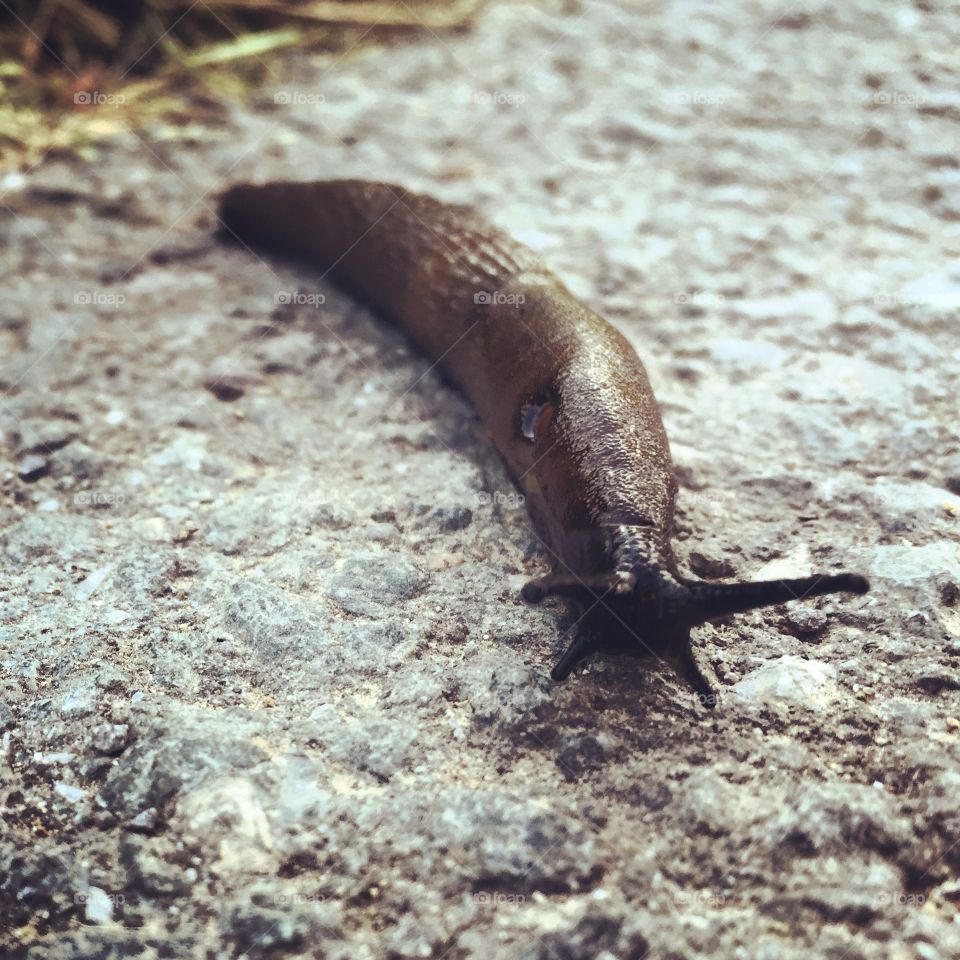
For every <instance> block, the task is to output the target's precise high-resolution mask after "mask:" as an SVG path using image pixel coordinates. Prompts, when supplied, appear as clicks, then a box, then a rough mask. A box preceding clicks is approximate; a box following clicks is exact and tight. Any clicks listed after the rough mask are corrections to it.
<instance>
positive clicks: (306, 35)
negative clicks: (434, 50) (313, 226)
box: [0, 0, 486, 169]
mask: <svg viewBox="0 0 960 960" xmlns="http://www.w3.org/2000/svg"><path fill="white" fill-rule="evenodd" d="M485 2H486V0H39V2H37V0H0V101H2V104H3V105H2V107H0V148H2V155H0V169H4V168H7V169H9V168H11V167H17V166H20V165H22V164H24V163H32V162H35V161H36V160H37V159H38V158H39V157H42V156H43V155H44V152H45V151H46V150H49V149H57V150H69V149H71V148H75V149H78V150H80V149H83V148H85V147H86V145H87V144H89V143H92V142H94V141H95V140H96V139H97V138H98V137H102V136H106V135H109V134H110V133H113V132H117V131H120V130H122V129H124V128H125V127H130V126H134V127H137V126H139V127H143V126H145V125H146V124H148V123H149V124H160V125H164V119H165V118H169V119H170V123H167V124H166V125H165V127H164V129H165V130H166V131H169V132H172V133H173V134H175V132H176V130H177V129H178V128H180V129H185V127H184V124H188V125H192V126H191V129H196V125H197V123H198V122H199V123H203V122H207V120H208V119H209V117H206V118H205V117H204V116H197V114H196V111H197V109H198V108H197V104H198V103H204V104H206V105H208V106H210V105H212V106H210V109H211V110H212V111H213V113H214V115H215V114H216V112H217V110H218V109H219V110H220V111H221V112H222V105H223V103H224V101H225V100H229V99H232V97H234V96H237V95H239V94H240V92H241V91H249V90H251V89H254V88H255V87H256V86H257V85H258V83H260V82H262V80H263V77H264V75H265V71H270V72H271V73H273V69H272V67H271V66H269V64H268V63H267V60H266V58H269V57H270V56H271V55H273V54H275V53H276V52H277V51H279V50H281V49H284V48H290V47H295V46H303V47H310V48H312V49H323V50H332V51H343V50H344V49H346V48H347V47H348V46H350V45H353V46H356V45H358V44H359V45H373V44H376V43H378V42H382V38H383V37H384V35H385V34H386V35H389V34H390V33H391V32H392V31H396V30H450V29H457V28H461V27H464V26H467V25H469V24H470V23H471V22H472V20H473V19H474V18H475V16H476V14H477V12H478V10H479V9H480V8H481V7H482V6H483V5H484V3H485ZM144 83H146V86H145V87H142V89H140V90H138V91H137V92H136V93H134V85H135V84H140V85H142V84H144ZM144 90H149V91H150V92H149V93H148V94H147V95H146V96H141V94H142V93H143V92H144ZM104 105H109V107H110V109H109V110H106V109H104Z"/></svg>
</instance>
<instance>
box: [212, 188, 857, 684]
mask: <svg viewBox="0 0 960 960" xmlns="http://www.w3.org/2000/svg"><path fill="white" fill-rule="evenodd" d="M219 216H220V221H221V229H222V231H223V232H224V234H225V235H227V236H232V237H233V238H234V239H237V240H240V241H242V242H243V243H245V244H249V245H252V246H256V247H260V248H263V249H266V250H269V251H272V252H276V253H280V254H285V255H291V256H296V257H299V258H306V259H307V260H309V261H310V262H311V263H312V264H314V265H316V266H317V267H319V268H320V269H321V270H323V271H324V273H325V274H327V273H329V274H330V275H331V276H332V277H333V279H334V280H335V281H337V282H338V283H339V284H340V285H341V286H343V287H344V288H345V289H346V290H348V291H349V292H351V293H352V294H353V295H355V296H356V297H358V298H359V299H361V300H363V301H365V302H366V303H367V304H369V305H370V306H371V307H372V308H373V309H374V310H375V311H377V312H378V313H379V314H381V315H383V316H384V317H387V318H389V319H391V320H392V321H393V322H394V323H395V324H396V325H397V326H399V328H400V329H401V330H402V331H403V332H404V333H405V334H406V336H407V337H408V338H409V339H410V340H411V341H412V342H413V343H414V344H415V346H416V347H417V348H418V349H419V350H420V351H421V352H422V353H423V354H425V355H426V356H427V357H428V358H429V359H430V360H431V361H433V362H434V363H435V364H436V365H437V366H438V367H439V369H440V370H441V371H442V373H443V374H444V375H445V376H446V378H447V379H449V380H450V381H452V383H453V384H454V385H455V386H456V387H457V388H458V389H459V390H460V391H461V392H462V393H463V394H464V395H465V396H466V397H467V399H468V400H469V401H470V403H471V404H472V405H473V407H474V409H475V410H476V412H477V414H478V415H479V417H480V420H481V421H482V423H483V425H484V427H485V428H486V430H487V432H488V433H489V435H490V437H491V438H492V440H493V442H494V444H495V445H496V447H497V449H498V450H499V452H500V454H501V455H502V456H503V458H504V460H505V461H506V463H507V466H508V468H509V470H510V473H511V475H512V477H513V479H514V481H515V483H516V484H517V486H518V487H519V488H520V489H521V491H522V492H523V494H524V496H525V498H526V504H527V507H528V510H529V513H530V516H531V519H532V521H533V524H534V526H535V528H536V530H537V531H538V533H539V535H540V537H541V538H542V539H543V540H544V542H545V544H546V545H547V547H548V548H549V550H550V551H551V552H552V554H553V558H554V567H553V571H552V572H551V573H550V574H548V575H547V576H543V577H539V578H537V579H534V580H531V581H529V582H528V583H527V584H526V585H525V586H524V587H523V590H522V596H523V598H524V599H525V600H527V601H528V602H533V603H535V602H538V601H540V600H542V599H544V598H545V597H548V596H551V595H560V596H562V597H564V598H567V599H568V600H569V601H571V602H572V603H573V604H574V608H575V610H576V611H577V612H578V614H579V616H578V620H577V623H576V625H575V629H574V631H573V634H574V636H573V640H572V642H571V643H570V645H569V647H568V648H567V650H566V652H565V653H564V654H563V656H562V657H561V658H560V660H559V661H558V662H557V664H556V666H555V667H554V668H553V671H552V674H551V676H552V677H553V679H554V680H557V681H560V680H564V679H565V678H566V677H567V676H568V675H569V673H570V672H571V670H573V668H574V667H576V666H577V665H578V664H579V663H580V662H581V661H582V660H584V659H585V658H586V657H588V656H590V655H591V654H593V653H594V652H596V651H598V650H604V651H614V652H632V653H634V654H638V655H642V654H652V655H654V656H655V657H657V658H658V659H664V660H666V661H668V662H669V663H671V664H672V665H673V666H674V668H675V669H677V670H678V672H679V673H680V674H681V675H682V676H684V677H685V678H686V679H687V680H689V681H690V682H691V683H692V684H693V686H694V688H695V689H696V690H697V691H698V693H700V694H701V695H702V696H703V697H705V698H709V696H710V684H709V683H708V682H707V681H706V679H705V678H704V676H703V674H702V672H701V671H700V669H699V668H698V666H697V664H696V660H695V658H694V656H693V653H692V650H691V641H690V629H691V628H692V627H693V626H695V625H697V624H700V623H703V622H705V621H707V620H711V619H714V618H716V617H720V616H723V615H727V614H732V613H738V612H741V611H745V610H750V609H753V608H756V607H764V606H768V605H771V604H779V603H783V602H785V601H789V600H796V599H801V598H805V597H810V596H817V595H819V594H826V593H835V592H847V593H856V594H862V593H865V592H866V591H867V590H868V589H869V583H868V582H867V580H866V578H864V577H862V576H859V575H856V574H851V573H839V574H820V575H814V576H810V577H801V578H799V579H792V580H773V581H760V582H752V583H735V584H713V583H706V582H703V581H698V580H694V579H691V578H690V577H686V576H683V575H681V574H680V572H679V571H678V569H677V564H676V561H675V559H674V554H673V550H672V547H671V535H672V532H673V517H674V501H675V498H676V494H677V483H676V480H675V478H674V471H673V464H672V462H671V459H670V447H669V444H668V442H667V435H666V432H665V430H664V427H663V422H662V420H661V417H660V410H659V407H658V405H657V401H656V399H655V398H654V396H653V391H652V390H651V387H650V382H649V380H648V379H647V374H646V371H645V370H644V368H643V365H642V364H641V362H640V359H639V358H638V356H637V354H636V352H635V351H634V350H633V348H632V347H631V346H630V344H629V343H628V342H627V340H626V339H625V338H624V337H623V335H622V334H620V333H619V332H618V331H617V330H616V329H614V327H612V326H611V325H610V324H609V323H607V322H606V321H605V320H603V319H601V318H600V317H599V316H597V315H596V314H595V313H593V312H592V311H590V310H588V309H587V308H586V307H585V306H583V305H582V304H580V303H579V302H578V301H577V300H576V299H575V298H574V297H573V295H572V294H571V293H570V292H569V291H568V290H567V289H566V288H565V287H564V286H563V284H562V283H561V282H560V281H559V280H558V279H557V278H556V277H555V276H554V275H553V274H552V273H551V272H550V271H549V270H548V269H547V268H546V267H545V266H544V265H543V264H542V263H541V262H540V260H539V259H538V258H537V257H536V255H535V254H534V253H533V252H532V251H531V250H529V249H528V248H526V247H524V246H523V245H522V244H519V243H517V242H516V241H514V240H512V239H511V238H510V237H509V236H508V235H506V234H505V233H503V232H502V231H500V230H497V229H496V228H494V227H492V226H491V225H490V224H488V223H487V222H485V221H484V220H483V219H482V218H480V217H479V216H478V215H477V214H476V213H474V212H473V211H472V210H471V209H470V208H467V207H462V206H453V205H448V204H444V203H441V202H439V201H437V200H435V199H433V198H431V197H428V196H424V195H422V194H418V193H414V192H412V191H409V190H405V189H403V188H401V187H398V186H393V185H391V184H386V183H376V182H371V181H363V180H330V181H321V182H315V183H293V182H290V183H284V182H280V183H268V184H264V185H250V184H239V185H235V186H233V187H231V188H230V189H228V190H227V191H226V193H225V194H223V196H222V198H221V202H220V211H219ZM709 702H712V701H709Z"/></svg>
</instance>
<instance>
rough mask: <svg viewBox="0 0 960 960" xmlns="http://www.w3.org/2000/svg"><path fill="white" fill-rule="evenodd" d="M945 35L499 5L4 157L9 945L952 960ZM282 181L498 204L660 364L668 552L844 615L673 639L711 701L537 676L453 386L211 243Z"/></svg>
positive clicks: (807, 13) (925, 23)
mask: <svg viewBox="0 0 960 960" xmlns="http://www.w3.org/2000/svg"><path fill="white" fill-rule="evenodd" d="M958 43H960V36H958V25H957V21H956V11H955V10H953V11H952V13H951V12H950V10H949V7H948V5H947V4H941V3H937V2H934V3H916V4H906V3H887V4H874V3H869V2H866V0H860V2H853V3H850V4H841V5H835V4H828V3H826V2H820V0H810V2H804V3H799V4H794V5H790V4H786V5H784V4H780V3H772V2H768V3H758V2H752V0H743V2H737V3H733V2H731V3H726V4H722V5H713V4H709V3H704V4H702V5H697V4H693V3H691V4H676V5H669V8H668V9H666V10H664V11H661V12H658V11H657V9H656V6H655V5H642V6H641V5H636V6H631V5H628V4H623V5H620V4H615V3H607V2H590V3H588V4H582V5H578V4H567V6H566V7H565V8H564V9H563V10H561V9H559V8H558V9H552V8H549V9H538V8H536V7H533V6H526V5H501V6H494V7H492V8H491V9H489V10H488V11H487V12H486V13H484V14H483V15H482V17H481V18H480V21H479V23H478V25H477V27H476V29H475V30H473V31H472V32H469V33H461V34H457V35H446V36H433V35H431V34H430V33H426V34H424V35H423V36H422V37H421V38H420V39H418V40H415V41H412V42H404V43H398V44H395V45H391V46H388V47H387V48H384V49H379V50H375V51H368V52H364V53H363V54H362V55H358V56H348V57H346V58H342V59H337V58H334V57H329V58H322V57H302V56H301V57H299V58H294V59H292V60H290V61H289V63H288V64H287V65H286V67H285V68H284V69H283V71H280V69H279V68H278V69H277V72H276V73H275V74H274V78H275V82H273V81H271V83H269V84H268V85H267V86H266V87H265V88H264V90H263V93H262V96H261V97H260V98H258V99H257V100H256V101H255V102H251V103H249V104H246V105H244V106H243V107H242V108H238V109H237V111H236V112H235V114H234V115H233V116H232V117H231V118H230V119H229V121H228V122H226V123H224V124H223V126H221V127H219V128H214V129H211V130H210V131H208V138H203V139H197V140H196V141H191V140H187V141H186V142H182V141H168V140H161V139H158V138H151V137H149V136H147V135H142V136H140V137H135V136H130V137H128V138H127V139H124V140H121V141H118V142H115V143H113V144H112V145H110V146H108V147H105V148H104V149H103V151H102V152H101V154H100V157H99V159H98V160H97V162H95V163H93V164H89V165H84V164H82V163H80V162H67V161H49V162H47V163H46V164H44V165H43V166H41V167H39V168H37V169H34V170H31V171H29V172H28V173H27V174H26V175H24V176H9V177H7V179H6V180H5V181H4V183H3V191H4V193H3V205H2V208H0V244H2V250H3V258H4V264H5V266H4V271H3V273H4V277H5V293H4V299H3V305H2V312H0V387H2V390H3V399H2V424H0V427H2V447H0V449H2V450H3V463H2V465H0V483H2V488H0V489H2V493H0V503H2V511H3V513H2V526H0V570H2V576H0V701H2V702H0V738H2V750H0V804H2V815H3V820H2V822H3V833H2V835H0V952H3V953H4V955H5V956H10V957H29V958H31V960H39V958H41V957H43V958H47V957H49V958H51V960H57V958H64V960H65V958H68V957H69V958H75V957H81V958H110V957H121V956H145V957H178V958H179V957H210V958H251V960H258V958H290V957H330V958H351V960H364V958H381V957H384V958H413V957H425V958H426V957H433V958H437V960H440V958H445V960H460V958H467V957H494V956H495V957H504V958H508V960H509V958H525V960H579V958H587V957H590V958H603V960H612V958H618V960H627V958H630V960H634V958H636V960H639V958H643V957H646V956H650V957H672V958H678V960H679V958H696V957H743V958H747V957H749V958H792V957H796V958H801V957H803V958H806V957H810V956H820V957H830V958H834V960H860V958H864V960H866V958H877V957H891V958H894V957H895V958H917V960H936V958H943V957H956V956H960V921H958V916H960V914H958V907H960V882H958V871H960V805H958V797H960V767H958V758H960V605H958V597H960V555H958V546H960V518H958V514H960V459H958V455H957V439H958V432H960V427H958V421H957V415H956V411H957V399H956V398H957V389H956V385H957V382H958V378H960V355H958V350H957V342H958V341H957V324H958V319H960V318H958V310H960V267H958V266H957V264H958V262H960V261H958V255H960V165H958V159H957V157H958V149H957V148H958V146H960V128H958V121H960V102H958V98H957V89H958V85H957V81H958V76H957V70H956V50H957V48H958ZM104 109H108V107H105V108H104ZM211 136H212V140H211V139H209V137H211ZM277 176H297V177H329V176H362V177H372V178H377V179H390V180H394V181H399V182H402V183H404V184H407V185H410V186H413V187H417V188H422V189H426V190H429V191H430V192H432V193H434V194H436V195H438V196H440V197H442V198H445V199H449V200H456V201H466V202H472V203H474V204H476V205H477V206H479V207H480V208H481V209H482V210H483V211H484V212H485V213H486V214H488V215H489V216H490V218H491V219H493V220H494V221H495V222H497V223H498V224H499V225H500V226H502V227H504V228H506V229H508V230H510V231H511V232H513V233H514V234H515V235H517V236H518V237H519V238H520V239H522V240H524V241H526V242H527V243H529V244H530V245H532V246H534V247H535V248H536V249H537V250H539V251H540V252H541V253H542V255H543V256H544V258H545V259H546V260H547V261H548V262H549V263H550V264H551V265H553V266H554V268H555V269H556V270H557V271H558V272H559V273H560V274H561V275H562V276H563V277H564V279H565V280H566V281H567V283H568V284H569V285H570V287H571V288H572V289H573V290H574V291H575V292H576V293H577V294H578V295H579V296H581V297H582V298H583V299H584V300H585V301H587V302H588V303H590V304H591V305H593V306H594V307H596V308H597V309H598V310H600V311H601V312H602V313H603V314H604V315H605V316H607V317H608V318H609V319H611V320H612V321H613V322H615V323H617V324H618V325H619V326H620V328H621V329H622V330H623V331H624V332H625V333H626V334H627V335H628V337H629V338H630V339H631V341H632V342H633V343H634V344H635V345H636V347H637V349H638V351H639V352H640V354H641V356H642V357H643V358H644V359H645V361H646V362H647V365H648V369H649V371H650V374H651V378H652V380H653V383H654V386H655V389H656V392H657V395H658V397H659V398H660V400H661V403H662V405H663V412H664V418H665V422H666V425H667V430H668V433H669V434H670V437H671V440H672V443H673V450H674V459H675V461H676V464H677V469H678V473H679V478H680V481H681V491H680V501H679V503H680V517H679V542H678V553H679V555H680V557H681V560H682V562H683V564H684V565H685V566H686V567H687V568H688V569H691V570H692V571H694V572H696V573H697V574H699V575H701V576H704V577H708V578H723V577H733V576H756V577H761V576H786V575H802V574H805V573H808V572H810V571H812V570H813V569H853V570H862V571H864V572H866V573H868V574H869V575H870V577H871V579H872V582H873V585H874V589H873V591H872V593H870V594H869V595H868V596H867V597H862V598H852V599H851V598H824V599H822V600H818V601H814V602H810V603H803V604H799V605H794V606H792V607H790V608H786V607H785V608H774V609H772V610H768V611H764V612H762V613H756V614H752V615H749V616H743V617H740V618H736V619H735V620H734V621H731V622H729V623H726V624H722V625H715V626H709V627H703V628H700V629H698V630H697V631H696V635H695V638H696V643H697V649H698V656H699V658H700V659H701V661H702V663H703V665H704V669H705V670H706V672H707V673H708V675H709V676H710V677H711V678H712V680H713V682H714V683H715V684H716V686H717V688H718V690H719V691H720V695H719V703H718V705H717V706H716V708H715V709H712V710H711V709H708V708H706V707H705V706H704V705H702V704H701V703H699V702H698V701H697V700H696V698H695V697H694V696H693V695H692V694H691V692H690V690H688V689H686V688H685V687H684V686H683V685H682V684H681V683H680V682H679V681H678V680H677V679H676V678H675V677H673V676H671V675H669V674H667V673H664V672H662V671H661V670H659V669H657V668H656V667H655V666H652V665H651V664H649V663H644V662H642V661H634V660H630V659H606V660H598V661H595V662H592V663H591V664H590V665H589V666H588V667H587V668H586V669H583V670H581V671H579V672H578V674H577V675H575V676H574V677H573V678H571V680H570V682H568V683H567V684H565V685H562V686H554V685H552V684H551V683H550V682H549V680H548V670H549V666H550V664H551V662H552V661H553V660H554V658H555V657H556V656H557V654H558V652H559V649H560V645H561V642H562V641H561V640H560V639H558V630H559V629H560V628H562V626H563V623H564V619H563V617H564V615H563V612H562V609H561V608H560V607H559V606H557V607H554V606H550V607H548V608H545V609H538V608H534V607H527V606H525V605H524V604H523V603H522V602H521V601H520V600H519V599H518V587H519V586H520V584H522V583H523V581H524V580H525V579H526V578H527V577H529V576H531V575H535V574H537V573H540V572H542V571H544V570H545V569H546V559H545V557H544V555H543V553H542V552H541V551H540V550H539V549H538V546H537V542H536V539H535V537H534V535H533V533H532V531H531V528H530V526H529V524H528V521H527V519H526V516H525V513H524V512H523V510H522V508H520V507H518V505H517V503H516V500H515V498H513V497H512V495H511V487H510V484H509V481H508V480H507V478H506V475H505V473H504V470H503V468H502V466H501V465H500V463H499V461H498V459H497V456H496V455H495V453H494V452H493V450H492V448H491V447H490V446H489V445H488V443H487V442H486V440H485V438H484V436H483V434H482V431H481V430H480V429H479V428H478V425H477V422H476V419H475V417H474V416H473V414H472V413H471V411H470V410H469V408H468V407H467V406H466V405H465V404H464V403H463V402H462V401H461V400H460V399H459V398H458V397H457V396H456V395H454V394H453V393H452V392H450V391H449V390H448V389H447V388H446V387H444V386H443V384H442V383H441V382H440V380H439V379H438V377H437V376H436V374H435V372H433V371H431V370H430V369H429V366H428V364H427V362H426V361H424V360H423V359H422V358H419V357H417V356H416V355H414V354H413V353H412V352H411V351H410V350H409V349H408V348H407V346H406V345H405V344H404V342H403V340H402V339H401V338H400V337H399V336H398V335H397V334H396V333H394V332H393V331H391V330H390V329H388V328H387V327H386V326H384V325H383V324H382V323H380V322H378V321H377V320H376V319H375V318H373V317H372V316H371V315H370V314H369V313H368V312H366V311H365V310H363V309H361V308H359V307H358V306H357V305H356V304H355V303H353V302H352V301H351V300H350V299H349V298H348V297H347V296H345V295H344V294H342V293H340V292H338V291H337V290H335V289H334V288H332V287H330V286H329V285H327V284H326V283H324V282H319V281H318V280H317V278H316V274H314V273H311V271H310V270H309V269H307V268H303V267H298V266H292V265H289V264H285V263H280V262H277V261H268V260H265V259H263V258H260V257H256V256H254V255H252V254H251V253H250V252H249V251H246V250H244V249H242V248H238V247H227V246H224V245H222V244H221V243H219V242H218V241H216V240H215V239H214V237H213V234H212V227H213V225H214V224H213V209H214V196H215V194H216V192H217V191H218V190H219V189H220V188H221V187H222V186H223V185H225V184H226V183H228V182H232V181H235V180H239V179H248V178H256V179H268V178H273V177H277Z"/></svg>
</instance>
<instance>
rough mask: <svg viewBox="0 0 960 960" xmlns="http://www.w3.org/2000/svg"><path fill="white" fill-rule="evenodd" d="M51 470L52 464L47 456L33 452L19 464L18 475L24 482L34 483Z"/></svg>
mask: <svg viewBox="0 0 960 960" xmlns="http://www.w3.org/2000/svg"><path fill="white" fill-rule="evenodd" d="M49 471H50V464H49V462H48V461H47V459H46V458H45V457H41V456H40V455H39V454H36V453H32V454H30V455H29V456H26V457H24V458H23V459H22V460H21V461H20V463H19V464H18V465H17V476H18V477H19V478H20V479H21V480H22V481H23V482H24V483H34V482H35V481H37V480H39V479H40V478H41V477H45V476H46V475H47V473H49Z"/></svg>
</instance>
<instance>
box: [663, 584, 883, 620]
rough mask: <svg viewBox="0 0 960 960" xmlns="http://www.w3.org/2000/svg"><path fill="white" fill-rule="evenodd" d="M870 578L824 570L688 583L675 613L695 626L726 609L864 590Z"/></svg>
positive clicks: (740, 611) (728, 611)
mask: <svg viewBox="0 0 960 960" xmlns="http://www.w3.org/2000/svg"><path fill="white" fill-rule="evenodd" d="M869 589H870V582H869V581H868V580H867V578H866V577H862V576H860V575H859V574H855V573H839V574H824V575H820V576H812V577H800V578H798V579H794V580H759V581H756V582H753V583H723V584H705V583H696V584H689V585H687V586H686V589H685V590H684V591H683V594H682V598H681V599H680V603H679V605H678V607H677V609H676V616H677V618H678V619H680V620H682V621H683V622H684V623H686V624H687V625H688V626H695V625H697V624H699V623H704V622H705V621H707V620H712V619H713V618H714V617H720V616H724V615H725V614H729V613H742V612H743V611H745V610H755V609H757V608H758V607H769V606H773V605H774V604H778V603H787V602H788V601H791V600H803V599H805V598H806V597H818V596H821V595H823V594H825V593H858V594H862V593H866V592H867V591H868V590H869Z"/></svg>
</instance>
